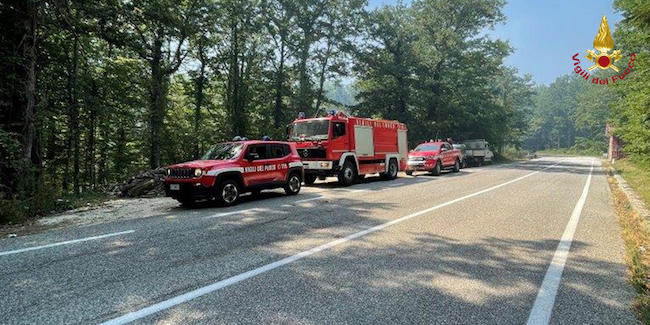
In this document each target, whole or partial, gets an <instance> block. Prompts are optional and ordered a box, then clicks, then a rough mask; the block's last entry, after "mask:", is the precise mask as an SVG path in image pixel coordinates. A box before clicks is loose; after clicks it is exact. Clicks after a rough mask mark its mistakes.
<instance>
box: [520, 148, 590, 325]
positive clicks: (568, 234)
mask: <svg viewBox="0 0 650 325" xmlns="http://www.w3.org/2000/svg"><path fill="white" fill-rule="evenodd" d="M593 171H594V161H593V160H592V161H591V168H590V170H589V176H588V177H587V182H586V183H585V187H584V188H583V189H582V195H581V196H580V199H579V200H578V203H576V206H575V208H573V212H572V213H571V219H569V223H568V224H567V226H566V228H565V229H564V234H562V239H560V244H559V245H558V246H557V250H556V251H555V254H553V259H552V260H551V265H549V267H548V270H547V271H546V275H545V276H544V280H543V281H542V285H541V287H540V288H539V292H538V293H537V298H535V303H534V304H533V309H532V310H531V311H530V315H529V316H528V321H527V322H526V325H548V323H549V322H550V320H551V315H553V305H554V304H555V296H556V295H557V290H558V288H559V286H560V281H561V280H562V272H563V271H564V266H565V264H566V260H567V257H568V256H569V249H570V248H571V243H572V242H573V235H574V234H575V232H576V227H578V221H580V215H581V214H582V209H583V208H584V206H585V201H586V200H587V196H588V195H589V186H590V185H591V175H592V173H593Z"/></svg>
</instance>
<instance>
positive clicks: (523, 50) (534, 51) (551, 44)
mask: <svg viewBox="0 0 650 325" xmlns="http://www.w3.org/2000/svg"><path fill="white" fill-rule="evenodd" d="M407 2H409V1H407ZM395 3H397V0H370V7H371V8H373V7H375V6H378V5H381V4H395ZM504 12H505V14H506V16H507V21H506V23H505V24H502V25H499V26H497V27H496V28H495V30H493V31H488V33H489V34H490V35H492V36H493V37H495V38H501V39H504V40H508V41H509V42H510V45H511V46H512V47H514V48H515V51H514V53H513V54H511V55H510V57H508V58H507V59H506V64H507V65H510V66H513V67H516V68H517V69H519V72H520V73H521V74H522V75H523V74H525V73H528V74H531V75H532V76H533V80H534V81H535V82H536V83H544V84H549V83H551V82H553V80H555V78H556V77H558V76H560V75H563V74H567V73H569V72H572V69H573V60H572V59H571V57H572V56H573V55H574V54H576V53H580V56H579V57H580V58H581V60H580V63H581V65H583V66H584V65H585V64H586V63H585V61H587V59H585V58H584V55H586V54H587V53H586V50H587V49H593V44H592V43H593V41H594V38H595V37H596V34H597V33H598V27H599V26H600V20H601V19H602V17H603V15H607V21H608V23H609V27H610V29H612V32H613V31H614V29H615V25H616V23H617V22H618V21H620V20H621V15H620V14H618V13H615V12H614V9H613V8H612V0H591V1H588V0H547V1H542V0H510V1H509V2H508V4H507V5H506V6H505V8H504ZM623 52H625V50H624V51H623Z"/></svg>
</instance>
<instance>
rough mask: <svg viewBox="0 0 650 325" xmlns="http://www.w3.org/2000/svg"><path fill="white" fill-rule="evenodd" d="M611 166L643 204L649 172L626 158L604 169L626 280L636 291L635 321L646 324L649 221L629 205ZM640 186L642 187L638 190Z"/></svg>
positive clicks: (649, 301)
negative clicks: (618, 228)
mask: <svg viewBox="0 0 650 325" xmlns="http://www.w3.org/2000/svg"><path fill="white" fill-rule="evenodd" d="M614 167H615V168H616V170H617V171H619V172H620V174H621V175H622V176H623V177H624V178H625V180H626V181H627V182H628V184H630V186H632V187H634V188H635V189H637V192H638V193H639V194H640V195H641V196H642V197H643V199H644V200H645V202H646V203H648V202H650V201H648V198H649V196H648V195H649V194H650V191H647V186H648V184H650V172H649V171H648V169H645V170H641V169H639V166H638V165H635V164H634V163H632V162H630V161H618V162H616V164H615V165H614V166H612V165H611V164H609V163H606V169H607V170H608V171H609V172H610V175H609V177H608V180H609V184H610V187H611V190H612V198H613V200H614V207H615V209H616V213H617V215H618V218H619V223H620V225H621V230H622V235H623V241H624V243H625V251H626V260H627V264H628V267H629V281H630V283H631V284H632V286H633V287H634V289H635V291H636V297H635V300H634V308H635V309H636V311H637V312H638V315H639V320H640V321H641V322H642V323H643V324H646V325H647V324H650V232H649V229H650V224H648V220H645V219H644V218H643V217H642V216H641V215H640V214H639V213H638V212H637V211H635V210H634V209H632V208H631V206H630V202H629V201H628V199H627V196H626V195H625V193H624V192H623V191H622V190H621V189H620V188H619V187H618V185H617V182H616V180H615V179H614V178H613V177H612V176H611V171H612V168H614ZM639 186H641V187H639ZM643 187H645V190H643V189H642V188H643ZM638 189H642V190H638Z"/></svg>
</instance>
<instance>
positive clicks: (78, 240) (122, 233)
mask: <svg viewBox="0 0 650 325" xmlns="http://www.w3.org/2000/svg"><path fill="white" fill-rule="evenodd" d="M132 232H135V230H127V231H122V232H116V233H112V234H106V235H99V236H92V237H86V238H80V239H75V240H68V241H63V242H58V243H53V244H48V245H42V246H34V247H27V248H22V249H16V250H12V251H6V252H0V256H4V255H11V254H18V253H24V252H29V251H33V250H37V249H44V248H50V247H56V246H62V245H69V244H76V243H81V242H85V241H89V240H97V239H102V238H107V237H114V236H120V235H126V234H130V233H132Z"/></svg>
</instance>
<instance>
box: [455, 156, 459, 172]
mask: <svg viewBox="0 0 650 325" xmlns="http://www.w3.org/2000/svg"><path fill="white" fill-rule="evenodd" d="M459 171H460V162H459V161H458V159H456V162H455V163H454V173H458V172H459Z"/></svg>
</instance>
